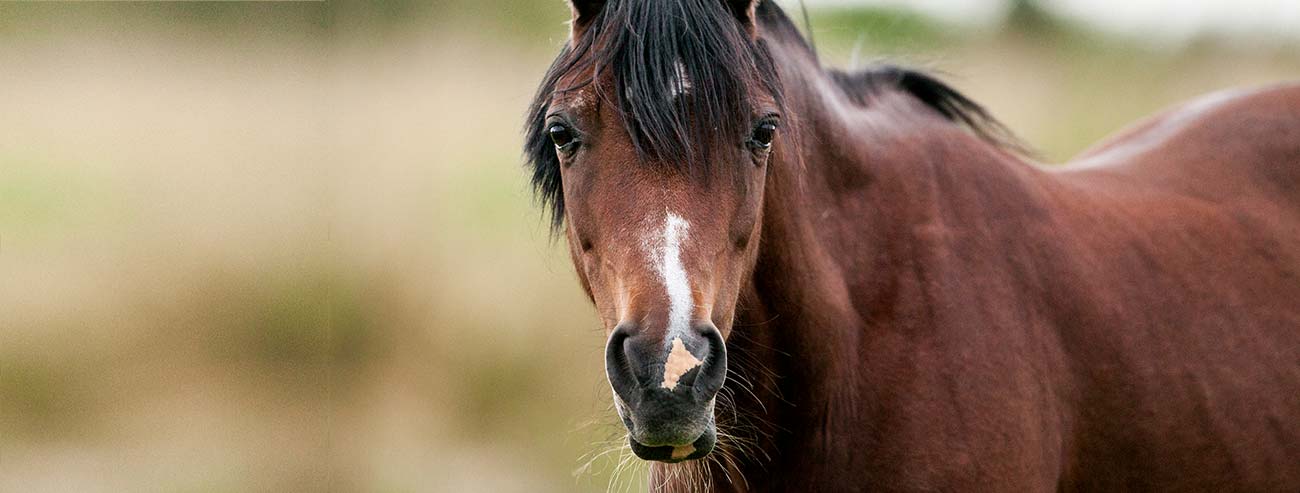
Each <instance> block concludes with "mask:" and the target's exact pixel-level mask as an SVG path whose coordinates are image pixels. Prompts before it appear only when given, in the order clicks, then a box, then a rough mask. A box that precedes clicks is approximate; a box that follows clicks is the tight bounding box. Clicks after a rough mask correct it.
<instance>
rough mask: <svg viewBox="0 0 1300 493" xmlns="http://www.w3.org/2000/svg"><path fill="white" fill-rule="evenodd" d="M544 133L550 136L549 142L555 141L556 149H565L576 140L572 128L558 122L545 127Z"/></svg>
mask: <svg viewBox="0 0 1300 493" xmlns="http://www.w3.org/2000/svg"><path fill="white" fill-rule="evenodd" d="M546 133H547V135H550V136H551V142H553V143H555V147H556V148H558V149H562V150H563V149H567V148H568V147H569V146H571V145H573V144H574V143H575V142H577V139H576V138H574V136H573V130H571V129H570V128H569V127H566V126H564V125H561V124H558V123H557V124H555V125H551V128H548V129H546Z"/></svg>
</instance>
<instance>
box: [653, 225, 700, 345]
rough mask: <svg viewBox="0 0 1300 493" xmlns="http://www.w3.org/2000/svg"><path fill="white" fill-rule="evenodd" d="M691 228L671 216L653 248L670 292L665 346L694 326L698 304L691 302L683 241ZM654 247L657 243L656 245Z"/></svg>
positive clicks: (665, 284) (654, 256)
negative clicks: (683, 263) (694, 310)
mask: <svg viewBox="0 0 1300 493" xmlns="http://www.w3.org/2000/svg"><path fill="white" fill-rule="evenodd" d="M690 227H691V225H690V224H689V223H687V222H686V220H685V219H682V217H681V216H678V215H677V214H673V213H671V212H670V213H668V215H667V217H665V218H664V229H663V232H662V233H661V234H660V237H659V238H656V239H657V240H659V241H657V242H654V243H657V244H655V245H654V246H655V247H656V248H652V249H651V250H652V251H651V252H650V253H651V257H652V258H653V259H654V261H653V264H654V268H655V271H657V272H658V273H659V278H660V279H662V280H663V282H664V288H665V289H666V290H667V291H668V334H667V336H666V337H665V338H664V342H665V343H668V342H669V341H672V340H673V338H674V337H678V336H680V335H681V334H684V333H686V331H687V330H688V329H689V328H690V325H691V311H692V309H693V308H694V305H695V303H694V301H693V300H692V299H691V282H690V280H688V279H687V278H686V267H685V266H683V265H682V240H683V239H685V238H686V234H687V230H688V229H690ZM652 244H653V243H652Z"/></svg>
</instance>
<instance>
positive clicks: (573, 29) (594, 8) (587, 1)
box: [569, 0, 605, 39]
mask: <svg viewBox="0 0 1300 493" xmlns="http://www.w3.org/2000/svg"><path fill="white" fill-rule="evenodd" d="M604 8H605V0H569V9H570V10H572V11H573V19H572V20H571V21H570V22H569V27H570V33H569V36H570V37H571V38H572V39H578V37H579V36H581V35H582V31H584V30H586V29H587V26H588V25H589V24H591V20H592V19H595V18H596V14H599V13H600V11H601V9H604Z"/></svg>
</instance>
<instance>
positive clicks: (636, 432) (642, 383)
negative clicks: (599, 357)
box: [605, 323, 727, 462]
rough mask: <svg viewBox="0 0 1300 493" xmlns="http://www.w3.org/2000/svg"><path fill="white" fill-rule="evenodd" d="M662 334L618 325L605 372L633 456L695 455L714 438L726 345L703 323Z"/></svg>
mask: <svg viewBox="0 0 1300 493" xmlns="http://www.w3.org/2000/svg"><path fill="white" fill-rule="evenodd" d="M664 339H665V338H664V337H663V336H662V335H661V334H659V335H651V334H648V333H646V332H645V331H642V330H640V328H639V327H638V326H637V324H633V323H624V324H620V325H619V326H618V328H616V329H615V330H614V333H613V334H612V335H611V336H610V339H609V344H608V346H606V348H605V373H606V375H607V376H608V377H609V384H610V387H611V388H612V389H613V390H614V400H615V404H616V406H615V407H616V408H617V409H618V414H619V417H620V418H622V420H623V424H624V425H625V426H626V427H627V430H628V441H629V442H630V444H631V446H632V452H633V453H635V454H636V456H637V457H640V458H642V459H645V460H656V461H663V462H679V461H683V460H692V459H699V458H701V457H704V456H706V455H708V454H709V452H710V451H712V450H713V446H714V444H715V443H716V442H717V426H716V424H715V421H714V414H713V407H714V402H715V397H716V396H717V393H718V391H719V390H720V389H722V384H723V383H724V382H725V381H726V376H727V348H726V344H725V343H724V341H723V339H722V334H721V333H720V332H719V331H718V329H717V328H715V327H714V326H713V325H712V324H707V323H706V324H698V325H695V326H694V327H692V328H691V329H690V330H688V331H682V333H679V334H673V335H670V336H669V337H668V338H667V339H669V340H668V341H667V342H666V343H665V340H664Z"/></svg>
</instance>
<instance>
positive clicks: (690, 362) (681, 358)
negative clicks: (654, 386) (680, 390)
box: [659, 337, 704, 392]
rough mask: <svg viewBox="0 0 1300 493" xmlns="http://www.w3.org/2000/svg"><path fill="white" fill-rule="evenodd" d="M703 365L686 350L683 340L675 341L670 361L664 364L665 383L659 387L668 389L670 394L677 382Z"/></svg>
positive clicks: (670, 353)
mask: <svg viewBox="0 0 1300 493" xmlns="http://www.w3.org/2000/svg"><path fill="white" fill-rule="evenodd" d="M703 363H704V362H703V361H700V359H699V358H696V357H695V355H693V354H691V352H690V351H687V350H686V345H685V344H682V338H680V337H678V338H676V339H673V350H672V351H669V352H668V361H665V362H664V383H662V384H660V385H659V386H660V387H663V388H665V389H668V391H669V392H671V391H673V390H675V389H676V388H677V381H678V380H681V379H682V375H685V374H686V372H688V371H691V369H693V368H695V367H697V366H700V365H701V364H703Z"/></svg>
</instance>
